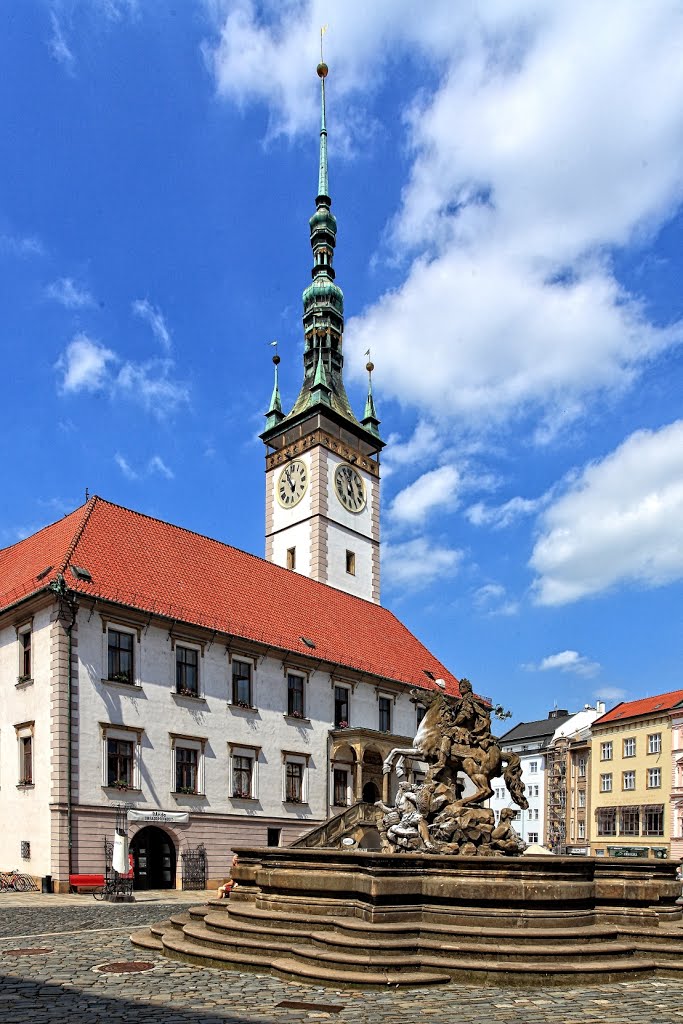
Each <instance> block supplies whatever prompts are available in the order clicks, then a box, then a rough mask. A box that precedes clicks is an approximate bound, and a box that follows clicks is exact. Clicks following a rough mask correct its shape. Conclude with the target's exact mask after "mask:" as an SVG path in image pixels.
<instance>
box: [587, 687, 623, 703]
mask: <svg viewBox="0 0 683 1024" xmlns="http://www.w3.org/2000/svg"><path fill="white" fill-rule="evenodd" d="M627 694H628V690H622V689H621V688H620V687H618V686H601V687H598V689H597V690H595V691H594V693H593V696H594V697H598V698H599V699H600V700H604V701H605V702H606V703H607V704H611V703H612V702H614V703H617V702H618V701H622V700H623V699H624V697H626V696H627Z"/></svg>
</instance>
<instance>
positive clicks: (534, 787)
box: [532, 786, 538, 796]
mask: <svg viewBox="0 0 683 1024" xmlns="http://www.w3.org/2000/svg"><path fill="white" fill-rule="evenodd" d="M532 789H533V791H534V796H538V786H532Z"/></svg>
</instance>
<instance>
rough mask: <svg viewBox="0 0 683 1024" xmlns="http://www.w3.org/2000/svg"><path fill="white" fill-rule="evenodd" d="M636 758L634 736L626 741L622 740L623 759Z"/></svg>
mask: <svg viewBox="0 0 683 1024" xmlns="http://www.w3.org/2000/svg"><path fill="white" fill-rule="evenodd" d="M635 756H636V740H635V736H630V737H629V738H628V739H627V740H624V757H635Z"/></svg>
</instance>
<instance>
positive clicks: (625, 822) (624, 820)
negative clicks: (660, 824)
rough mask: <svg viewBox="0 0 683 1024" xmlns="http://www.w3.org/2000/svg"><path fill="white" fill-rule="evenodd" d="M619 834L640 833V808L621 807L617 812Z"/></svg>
mask: <svg viewBox="0 0 683 1024" xmlns="http://www.w3.org/2000/svg"><path fill="white" fill-rule="evenodd" d="M619 818H620V820H619V834H620V835H622V836H639V835H640V809H639V808H638V807H622V809H621V811H620V812H619Z"/></svg>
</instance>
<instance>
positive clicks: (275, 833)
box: [267, 828, 282, 846]
mask: <svg viewBox="0 0 683 1024" xmlns="http://www.w3.org/2000/svg"><path fill="white" fill-rule="evenodd" d="M267 831H268V838H267V843H268V846H279V845H280V840H281V838H282V829H281V828H269V829H268V830H267Z"/></svg>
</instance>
